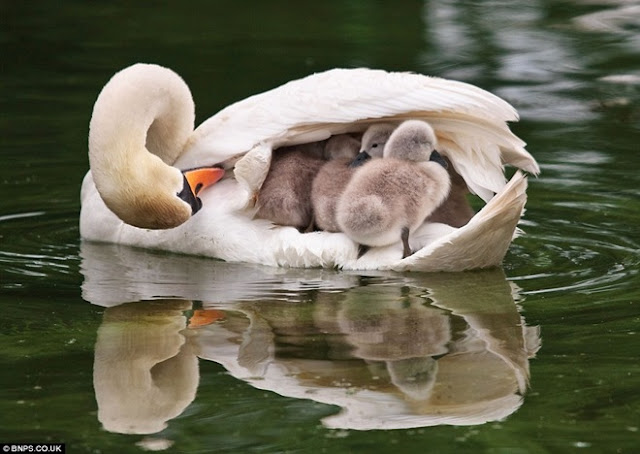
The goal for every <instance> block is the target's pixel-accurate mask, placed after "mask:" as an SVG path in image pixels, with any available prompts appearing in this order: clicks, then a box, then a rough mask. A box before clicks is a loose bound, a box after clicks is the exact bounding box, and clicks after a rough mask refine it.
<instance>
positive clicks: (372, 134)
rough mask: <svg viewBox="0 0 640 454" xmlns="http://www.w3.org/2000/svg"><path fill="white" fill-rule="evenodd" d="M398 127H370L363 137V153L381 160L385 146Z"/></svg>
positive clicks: (378, 124)
mask: <svg viewBox="0 0 640 454" xmlns="http://www.w3.org/2000/svg"><path fill="white" fill-rule="evenodd" d="M397 126H398V125H395V124H393V123H376V124H373V125H371V126H369V128H368V129H367V130H366V131H365V132H364V134H363V135H362V145H361V152H365V153H368V154H369V156H371V157H373V158H381V157H382V153H383V150H384V146H385V144H386V143H387V140H389V137H390V136H391V133H393V131H394V130H395V129H396V127H397Z"/></svg>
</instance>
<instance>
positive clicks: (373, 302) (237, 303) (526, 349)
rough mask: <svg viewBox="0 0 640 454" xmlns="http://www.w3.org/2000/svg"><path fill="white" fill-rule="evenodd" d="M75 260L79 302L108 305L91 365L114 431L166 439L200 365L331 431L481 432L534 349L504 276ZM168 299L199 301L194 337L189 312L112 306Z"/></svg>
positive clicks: (131, 256)
mask: <svg viewBox="0 0 640 454" xmlns="http://www.w3.org/2000/svg"><path fill="white" fill-rule="evenodd" d="M82 256H83V265H82V269H83V274H84V275H85V282H84V284H83V295H84V296H85V298H86V299H88V300H89V301H91V302H94V303H97V304H103V305H107V306H112V307H109V308H108V309H106V311H105V315H104V321H103V324H102V326H101V327H100V329H99V332H98V339H97V344H96V357H95V365H94V384H95V391H96V398H97V401H98V406H99V413H98V417H99V419H100V421H101V423H102V424H103V426H104V427H105V429H107V430H110V431H115V432H125V433H155V432H158V431H160V430H162V429H163V428H164V427H165V423H166V421H168V420H169V419H171V418H173V417H175V416H177V415H178V414H180V413H181V412H182V411H183V410H184V409H185V408H186V406H187V405H188V404H189V403H190V402H191V401H192V400H193V399H194V398H195V391H196V387H197V384H198V379H199V375H198V366H197V357H200V358H201V359H206V360H211V361H215V362H217V363H219V364H221V365H223V366H224V367H225V368H226V369H227V370H228V371H229V373H230V374H231V375H233V376H234V377H236V378H238V379H241V380H243V381H245V382H247V383H250V384H251V385H252V386H254V387H256V388H259V389H265V390H270V391H273V392H276V393H278V394H281V395H284V396H289V397H296V398H302V399H311V400H314V401H317V402H321V403H326V404H331V405H337V406H339V407H341V409H342V410H341V411H340V412H339V413H338V414H336V415H333V416H330V417H327V418H325V419H324V420H323V421H322V422H323V424H324V425H325V426H327V427H331V428H344V429H358V430H366V429H395V428H409V427H424V426H432V425H439V424H455V425H471V424H481V423H484V422H487V421H494V420H499V419H502V418H504V417H506V416H508V415H510V414H511V413H513V412H514V411H515V410H517V409H518V408H519V407H520V405H521V404H522V399H523V397H522V396H523V394H524V392H525V391H526V387H527V382H528V377H529V362H528V360H529V358H530V357H532V356H533V355H534V354H535V352H536V351H537V349H538V348H539V342H540V340H539V331H538V329H537V328H535V327H526V326H525V325H524V321H523V320H522V317H521V316H520V314H519V312H518V307H517V304H516V303H515V301H514V288H513V287H512V285H511V284H510V283H509V282H508V281H507V280H506V279H505V276H504V274H503V272H502V271H501V270H493V271H485V272H475V273H457V274H453V275H450V274H435V275H429V274H411V275H400V274H386V275H385V274H380V273H376V274H374V275H362V274H359V275H356V274H346V273H338V272H335V273H331V272H327V270H308V269H306V270H295V269H292V270H282V269H278V268H267V267H264V268H263V267H256V266H246V265H236V264H234V265H230V264H226V263H222V262H217V261H213V260H201V259H194V258H193V257H179V256H167V255H161V256H158V255H155V254H153V253H149V252H144V251H137V250H133V249H128V248H123V247H122V246H101V245H90V244H83V246H82ZM105 257H111V259H112V260H111V261H110V262H109V263H106V262H104V261H101V260H100V259H101V258H102V259H104V258H105ZM115 257H118V259H117V260H114V258H115ZM127 260H130V261H129V262H127ZM196 269H201V271H200V272H199V273H194V272H185V270H190V271H194V270H196ZM204 269H206V271H204ZM225 270H227V271H226V272H225ZM231 271H232V272H231ZM150 276H163V279H162V280H161V282H176V284H175V288H176V290H175V291H173V292H172V291H171V289H169V288H165V284H159V285H155V284H153V282H154V281H153V279H149V278H150ZM227 280H228V281H227ZM176 293H177V294H179V295H180V297H181V298H185V299H186V298H189V299H193V300H195V299H199V300H200V301H202V306H203V308H204V310H205V311H204V312H199V314H198V315H199V319H198V322H197V323H194V324H192V325H191V327H190V328H189V329H185V328H186V326H187V316H186V315H185V312H184V311H187V310H189V309H191V308H192V303H191V302H190V301H184V300H182V301H180V300H175V299H168V300H158V301H144V302H139V303H131V304H121V305H118V301H120V303H122V302H124V301H126V300H127V298H129V297H130V296H131V295H132V294H135V295H138V297H139V299H147V300H148V299H152V298H161V297H165V298H166V297H168V296H169V295H170V294H173V295H175V294H176ZM107 294H108V295H109V298H106V297H105V295H107ZM92 297H95V299H92ZM207 314H209V315H210V318H209V320H208V322H207ZM203 320H204V321H203Z"/></svg>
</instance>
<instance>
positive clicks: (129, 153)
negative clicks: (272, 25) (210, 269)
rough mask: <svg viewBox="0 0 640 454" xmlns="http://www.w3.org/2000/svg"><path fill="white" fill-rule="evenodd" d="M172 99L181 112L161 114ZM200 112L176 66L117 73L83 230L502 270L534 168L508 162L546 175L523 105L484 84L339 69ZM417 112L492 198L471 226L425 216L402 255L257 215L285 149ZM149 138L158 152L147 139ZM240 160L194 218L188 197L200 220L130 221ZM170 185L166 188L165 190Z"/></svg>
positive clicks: (330, 258) (99, 131)
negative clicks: (529, 144) (201, 171)
mask: <svg viewBox="0 0 640 454" xmlns="http://www.w3.org/2000/svg"><path fill="white" fill-rule="evenodd" d="M162 105H169V106H170V108H168V109H164V110H162V109H160V108H159V107H160V106H162ZM193 110H194V107H193V100H192V99H191V96H190V95H189V93H188V90H187V89H186V87H185V86H184V82H183V81H182V79H181V78H180V77H179V76H178V75H176V74H175V73H174V72H173V71H171V70H169V69H167V68H163V67H160V66H157V65H143V64H136V65H133V66H131V67H128V68H125V69H124V70H121V71H120V72H119V73H117V74H115V75H114V76H113V77H112V79H111V80H110V81H109V83H108V84H107V85H106V86H105V87H104V89H103V90H102V92H101V93H100V95H99V96H98V100H97V101H96V107H95V108H94V111H95V112H94V115H93V117H92V119H91V132H90V136H91V137H90V140H89V155H90V164H91V170H90V171H89V172H88V173H87V175H86V176H85V179H84V181H83V184H82V190H81V194H80V197H81V211H80V235H81V236H82V238H83V239H85V240H93V241H101V242H111V243H119V244H126V245H132V246H136V247H143V248H152V249H162V250H167V251H172V252H178V253H183V254H194V255H204V256H209V257H216V258H220V259H223V260H226V261H236V262H251V263H261V264H266V265H272V266H292V267H337V268H343V269H393V270H399V271H402V270H422V271H441V270H446V271H460V270H464V269H472V268H484V267H491V266H497V265H499V264H500V262H501V261H502V259H503V257H504V255H505V254H506V251H507V249H508V246H509V244H510V243H511V241H512V239H513V236H514V232H516V225H517V223H518V220H519V219H520V216H521V215H522V211H523V207H524V204H525V201H526V186H527V182H526V178H525V177H524V175H523V174H522V173H520V172H516V174H515V175H514V177H513V178H512V179H511V181H510V182H509V183H508V184H507V182H506V179H505V176H504V172H503V165H505V164H509V165H513V166H516V167H519V168H522V169H523V170H526V171H528V172H530V173H533V174H537V173H538V172H539V168H538V165H537V163H536V161H535V159H534V158H533V157H532V156H531V155H530V154H529V153H528V152H527V151H526V150H525V149H524V142H522V141H521V140H520V139H519V138H517V137H516V136H515V135H513V134H512V133H511V131H510V130H509V128H508V126H507V122H509V121H516V120H517V119H518V116H517V113H516V111H515V110H514V109H513V107H511V106H510V105H509V104H508V103H506V102H505V101H504V100H502V99H500V98H498V97H497V96H494V95H492V94H490V93H488V92H486V91H484V90H482V89H480V88H478V87H474V86H472V85H469V84H465V83H462V82H455V81H451V80H445V79H440V78H435V77H428V76H423V75H419V74H411V73H390V72H386V71H382V70H369V69H363V68H359V69H334V70H329V71H325V72H322V73H318V74H313V75H311V76H308V77H305V78H302V79H299V80H294V81H291V82H289V83H287V84H285V85H283V86H281V87H277V88H275V89H273V90H270V91H267V92H265V93H261V94H258V95H254V96H251V97H249V98H247V99H245V100H242V101H239V102H237V103H235V104H232V105H230V106H229V107H227V108H225V109H223V110H221V111H220V112H219V113H217V114H216V115H214V116H212V117H211V118H209V119H208V120H207V121H205V122H204V123H202V124H201V125H200V126H199V127H198V128H197V129H196V130H195V131H189V129H190V128H191V126H192V125H191V121H192V119H193V114H192V112H193ZM185 118H186V119H187V120H185ZM407 118H416V119H423V120H426V121H428V122H429V123H430V124H431V125H432V127H433V128H434V130H435V132H436V135H437V136H438V142H439V144H440V150H439V151H440V152H441V153H442V154H443V155H444V156H446V157H447V158H449V160H450V161H451V163H452V164H453V167H454V168H455V169H456V171H457V172H458V173H459V174H460V175H461V176H462V177H463V178H464V180H465V182H466V183H467V185H468V187H469V189H470V190H471V191H472V192H473V193H474V194H477V195H478V196H480V197H481V198H482V199H484V200H485V202H488V203H487V205H486V206H485V207H484V208H483V209H482V210H481V211H480V212H478V213H477V214H476V215H475V216H474V218H473V219H472V220H471V221H470V222H469V223H468V224H467V225H465V226H464V227H462V228H460V229H453V228H450V227H449V228H446V229H444V228H441V227H440V226H442V224H428V225H424V226H423V227H421V228H420V229H419V230H420V232H417V233H416V235H414V238H413V240H412V248H413V249H419V250H417V251H416V253H415V254H413V255H411V256H410V257H408V258H406V259H404V260H398V252H397V251H398V247H399V245H392V246H390V247H386V248H375V249H373V250H371V251H370V252H369V253H367V254H366V255H365V256H364V257H362V258H360V259H358V257H357V254H358V247H357V245H356V244H355V243H354V242H353V241H352V240H350V239H349V238H348V237H346V236H345V235H343V234H340V233H336V234H333V233H327V232H313V233H307V234H301V233H300V232H298V231H297V230H296V229H293V228H290V227H274V226H273V224H272V223H271V222H269V221H264V220H259V219H252V215H253V212H252V211H251V202H252V200H254V199H253V197H254V195H255V194H256V193H258V191H259V189H260V186H261V185H262V182H263V181H264V178H265V176H266V174H267V171H268V168H269V163H270V160H271V152H272V150H273V149H275V148H278V147H282V146H292V145H297V144H303V143H309V142H317V141H322V140H325V139H328V138H329V137H330V136H332V135H336V134H344V133H362V132H363V131H365V130H366V129H367V127H368V126H370V125H371V124H373V123H380V122H391V123H394V122H395V123H399V122H401V121H402V120H405V119H407ZM174 122H176V123H177V122H179V123H180V124H182V125H183V127H182V128H178V127H176V126H175V125H174ZM185 125H188V126H185ZM178 129H180V131H179V132H180V134H178ZM145 137H146V142H145V140H144V138H145ZM98 138H99V139H100V140H96V139H98ZM133 138H137V143H138V146H137V147H133V146H132V144H133V143H135V142H136V140H133ZM145 143H146V144H147V150H149V151H150V152H152V153H155V154H156V156H153V154H152V153H146V151H145V150H144V148H142V147H140V144H142V145H144V144H145ZM182 143H184V146H182V147H181V146H180V144H182ZM163 144H164V145H165V146H162V145H163ZM172 146H173V147H172ZM168 150H171V153H169V152H168ZM158 158H159V159H158ZM230 162H235V167H234V169H233V176H234V178H226V179H223V180H222V181H220V182H218V183H217V184H215V185H213V186H212V187H211V188H208V189H207V190H202V191H201V192H200V193H199V195H198V197H200V199H201V200H202V204H203V208H202V209H201V210H200V211H199V212H197V213H195V215H193V216H191V214H192V211H193V210H192V209H190V207H189V205H184V207H183V205H180V204H183V202H182V201H181V200H179V199H177V203H178V205H179V207H180V210H178V211H180V212H181V214H182V218H184V217H187V218H188V220H186V221H185V222H184V223H183V224H181V225H179V226H178V227H175V228H170V229H166V230H147V229H140V228H136V227H133V226H131V225H128V224H127V223H125V222H123V219H124V220H125V221H126V222H128V223H131V224H135V223H136V222H135V220H136V218H139V217H140V216H139V215H138V211H139V210H145V205H146V206H147V208H148V206H152V207H153V206H154V205H155V204H159V205H161V203H160V200H159V199H161V198H167V197H169V198H172V197H174V196H173V194H174V193H175V192H179V191H180V190H181V189H182V188H183V186H184V184H183V180H182V175H181V174H180V172H179V170H178V169H183V170H184V169H192V168H196V167H202V166H212V165H216V164H220V163H222V165H221V166H222V167H224V168H226V169H229V167H230V164H228V163H230ZM149 163H152V164H149ZM158 175H167V177H166V178H165V179H162V178H161V177H158ZM160 180H162V181H164V183H159V181H160ZM181 182H182V183H181ZM120 186H122V187H124V188H126V191H123V190H122V188H121V187H120ZM159 187H161V189H160V188H159ZM163 191H164V194H165V195H166V196H165V197H161V196H160V195H159V194H158V193H159V192H163ZM494 195H495V197H494ZM138 198H139V199H140V200H138ZM105 201H106V203H105ZM172 201H173V200H172ZM107 206H108V207H109V208H108V207H107ZM147 211H148V209H147ZM151 211H152V212H153V213H155V214H157V213H160V212H161V211H160V210H158V209H152V210H151ZM168 217H169V216H168ZM150 218H151V219H152V221H153V222H150V223H145V224H147V225H146V227H162V226H163V224H164V225H166V224H168V223H167V222H165V221H164V220H163V219H158V218H159V216H151V217H150ZM132 219H133V220H132ZM180 220H181V219H177V220H176V219H174V221H175V222H179V221H180ZM154 222H156V224H154ZM414 240H415V241H417V242H418V243H419V244H418V243H415V242H414ZM418 240H421V241H422V240H424V241H422V242H420V241H418ZM413 244H415V245H413Z"/></svg>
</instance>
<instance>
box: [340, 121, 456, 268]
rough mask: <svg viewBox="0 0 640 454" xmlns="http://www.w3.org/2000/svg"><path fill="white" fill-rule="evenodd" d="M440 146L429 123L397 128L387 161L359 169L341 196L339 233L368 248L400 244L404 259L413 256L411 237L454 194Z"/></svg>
mask: <svg viewBox="0 0 640 454" xmlns="http://www.w3.org/2000/svg"><path fill="white" fill-rule="evenodd" d="M436 143H437V140H436V136H435V133H434V132H433V129H432V128H431V126H429V124H428V123H425V122H424V121H418V120H409V121H406V122H404V123H402V124H401V125H400V126H398V128H397V129H396V130H395V131H394V132H393V133H392V134H391V136H390V137H389V140H388V142H387V144H386V145H385V147H384V155H383V159H377V160H375V161H370V162H368V163H367V164H366V165H364V166H362V167H360V168H358V170H357V171H356V172H355V173H354V175H353V178H351V180H350V181H349V183H348V184H347V187H346V188H345V190H344V192H343V193H342V195H341V196H340V198H339V200H338V204H337V207H336V222H337V224H338V226H339V227H340V231H342V232H344V233H346V234H347V236H348V237H349V238H351V239H352V240H354V241H356V242H358V243H359V244H362V245H365V246H387V245H390V244H393V243H395V242H397V241H398V240H399V239H401V240H402V245H403V256H402V258H406V257H408V256H409V255H411V248H410V247H409V235H410V234H411V233H413V232H414V231H415V230H416V229H417V228H418V227H419V226H420V225H421V224H422V222H423V221H424V219H425V218H426V217H427V216H428V215H429V214H431V213H432V212H433V211H434V210H435V209H436V208H437V207H438V206H439V205H440V204H441V203H442V202H443V201H444V199H446V197H447V195H448V194H449V189H450V185H451V181H450V179H449V174H448V173H447V171H446V169H445V165H446V164H445V163H444V161H443V160H442V158H441V157H440V155H439V154H438V152H437V151H435V147H436Z"/></svg>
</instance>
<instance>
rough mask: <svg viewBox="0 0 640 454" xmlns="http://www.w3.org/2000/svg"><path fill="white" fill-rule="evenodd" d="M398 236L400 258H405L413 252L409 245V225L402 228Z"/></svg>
mask: <svg viewBox="0 0 640 454" xmlns="http://www.w3.org/2000/svg"><path fill="white" fill-rule="evenodd" d="M400 238H401V239H402V258H403V259H406V258H407V257H409V256H410V255H411V254H413V251H412V250H411V248H410V247H409V227H403V228H402V232H401V233H400Z"/></svg>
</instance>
